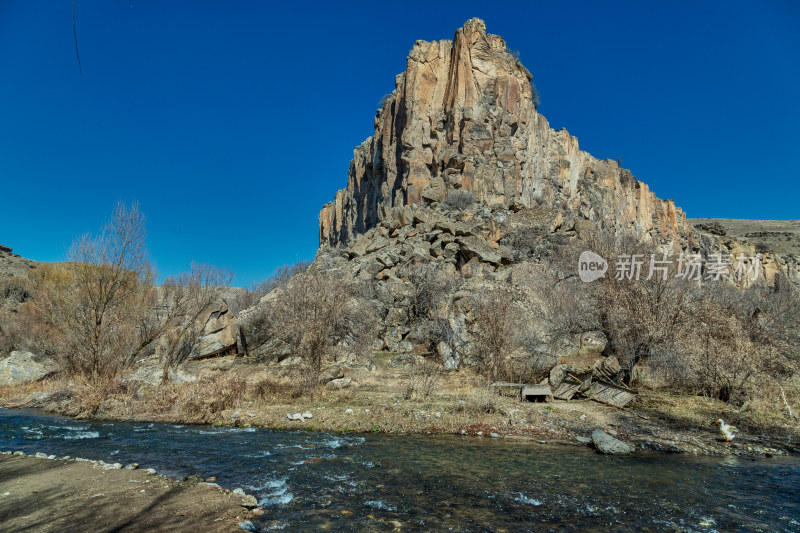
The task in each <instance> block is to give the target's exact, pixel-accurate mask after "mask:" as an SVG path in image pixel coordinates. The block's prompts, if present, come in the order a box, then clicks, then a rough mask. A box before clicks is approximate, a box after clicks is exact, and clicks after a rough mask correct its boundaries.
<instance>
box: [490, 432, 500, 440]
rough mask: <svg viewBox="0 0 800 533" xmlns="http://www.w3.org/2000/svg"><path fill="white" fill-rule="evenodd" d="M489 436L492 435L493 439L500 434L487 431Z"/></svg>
mask: <svg viewBox="0 0 800 533" xmlns="http://www.w3.org/2000/svg"><path fill="white" fill-rule="evenodd" d="M489 436H490V437H492V438H493V439H497V438H500V435H498V434H497V433H489Z"/></svg>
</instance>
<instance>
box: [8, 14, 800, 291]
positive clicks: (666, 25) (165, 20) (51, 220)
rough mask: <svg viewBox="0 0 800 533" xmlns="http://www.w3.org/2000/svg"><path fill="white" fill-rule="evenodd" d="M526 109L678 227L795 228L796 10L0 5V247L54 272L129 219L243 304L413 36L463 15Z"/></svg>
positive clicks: (309, 242) (317, 201)
mask: <svg viewBox="0 0 800 533" xmlns="http://www.w3.org/2000/svg"><path fill="white" fill-rule="evenodd" d="M476 16H477V17H481V18H483V19H484V20H486V24H487V28H488V30H489V32H490V33H496V34H499V35H502V36H503V37H504V38H505V39H506V42H507V43H508V46H509V48H510V49H512V50H519V52H520V57H521V59H522V61H523V63H524V64H525V65H526V66H527V67H528V68H529V69H530V71H531V72H532V73H533V76H534V81H535V82H536V84H537V86H538V88H539V92H540V94H541V99H542V105H541V107H540V111H541V112H542V113H543V114H544V115H545V116H547V118H548V119H549V120H550V123H551V125H552V126H553V127H555V128H560V127H566V128H567V129H568V130H569V131H570V133H572V134H573V135H576V136H577V137H578V138H579V139H580V143H581V147H582V148H583V149H584V150H587V151H589V152H591V153H592V154H594V155H595V156H598V157H601V158H605V157H609V158H618V157H619V158H622V160H623V165H624V166H626V167H628V168H630V169H631V170H632V171H633V173H634V174H635V175H636V176H637V177H639V178H640V179H642V180H644V181H645V182H647V183H648V184H649V185H650V186H651V188H652V189H653V190H654V191H655V192H656V193H657V194H658V195H659V196H660V197H662V198H674V199H675V200H676V202H677V204H678V205H680V206H681V207H683V208H684V210H685V211H686V212H687V213H688V214H689V216H690V217H726V218H773V219H786V218H793V219H798V218H800V204H798V193H800V185H799V184H798V183H799V182H800V170H799V169H800V166H799V165H798V163H797V155H798V153H800V111H799V109H800V103H798V97H800V2H796V1H794V0H785V1H780V0H773V1H762V2H736V1H733V2H732V1H725V2H659V3H655V2H641V1H637V2H627V3H622V2H619V3H618V2H612V3H607V2H597V1H589V2H575V1H565V2H521V3H514V2H494V3H492V2H488V3H487V2H485V1H482V2H476V3H474V4H473V3H471V2H466V1H460V2H454V3H453V4H452V5H451V6H448V5H446V4H444V3H432V2H401V3H385V2H375V1H371V2H365V3H362V4H360V5H359V4H356V3H348V4H346V5H345V3H341V2H321V3H319V4H314V3H312V2H285V3H282V5H277V4H276V3H274V2H265V1H262V2H255V1H252V2H245V1H241V2H220V1H214V2H210V1H200V0H197V1H193V2H186V1H170V0H133V1H132V7H130V2H129V0H77V30H78V44H79V49H80V58H81V62H82V65H83V74H82V75H81V74H79V73H78V65H77V62H76V59H75V50H74V44H73V35H72V4H71V1H70V0H61V1H53V0H0V50H2V53H1V54H0V73H1V74H0V124H2V128H0V243H2V244H5V245H7V246H12V247H13V248H14V250H15V251H16V252H18V253H20V254H21V255H23V256H26V257H30V258H32V259H37V260H42V261H57V260H61V259H63V257H64V254H65V250H66V248H67V247H68V246H69V244H70V242H71V241H72V240H73V239H74V238H75V237H76V236H78V235H79V234H81V233H83V232H87V231H95V230H97V229H98V228H99V227H100V226H101V225H102V223H103V222H104V220H106V218H107V217H108V216H109V214H110V213H111V210H112V208H113V206H114V204H115V203H116V202H117V201H118V200H128V201H129V200H133V199H136V200H138V201H139V202H140V205H141V207H142V210H143V211H144V212H145V214H146V216H147V224H148V234H149V239H150V249H151V252H152V255H153V258H154V261H155V263H156V265H157V267H158V269H159V271H160V273H161V274H162V276H163V275H167V274H172V273H176V272H179V271H181V270H183V269H185V268H187V267H188V266H189V263H190V262H191V261H193V260H194V261H200V262H207V263H213V264H218V265H223V266H226V267H228V268H231V269H233V270H235V272H236V274H237V276H236V279H235V283H236V284H238V285H242V286H246V285H248V284H249V283H250V282H252V281H254V280H257V279H261V278H264V277H266V276H267V275H268V274H269V273H270V272H271V271H272V270H273V269H274V268H275V267H277V266H279V265H281V264H284V263H292V262H295V261H298V260H302V259H309V258H312V257H313V256H314V253H315V251H316V248H317V212H318V210H319V208H320V207H321V206H322V205H323V204H324V203H325V202H326V201H328V200H330V199H332V198H333V195H334V193H335V191H336V190H337V189H339V188H342V187H344V186H345V184H346V179H347V168H348V163H349V160H350V158H351V157H352V150H353V147H354V146H356V145H357V144H359V143H360V142H361V141H363V140H364V139H365V138H366V137H367V136H368V135H370V134H371V133H372V123H373V116H374V113H375V109H376V107H377V105H378V102H379V101H380V100H381V97H382V96H383V95H384V94H385V93H388V92H390V91H391V90H392V89H393V86H394V76H395V75H396V74H397V73H399V72H401V71H403V70H404V67H405V60H406V56H407V54H408V51H409V50H410V48H411V46H412V45H413V43H414V41H415V40H417V39H425V40H435V39H451V38H452V36H453V33H454V31H455V30H456V28H458V27H460V26H461V25H463V23H464V21H466V20H467V19H469V18H471V17H476Z"/></svg>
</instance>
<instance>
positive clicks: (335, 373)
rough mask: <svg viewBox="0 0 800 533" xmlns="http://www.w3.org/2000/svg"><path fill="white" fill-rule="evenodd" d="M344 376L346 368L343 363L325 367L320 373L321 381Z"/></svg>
mask: <svg viewBox="0 0 800 533" xmlns="http://www.w3.org/2000/svg"><path fill="white" fill-rule="evenodd" d="M343 377H344V369H343V368H342V366H341V365H331V366H329V367H327V368H325V369H324V370H323V371H322V372H320V374H319V381H320V383H327V382H329V381H333V380H334V379H340V378H343Z"/></svg>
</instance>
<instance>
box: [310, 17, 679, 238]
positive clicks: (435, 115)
mask: <svg viewBox="0 0 800 533" xmlns="http://www.w3.org/2000/svg"><path fill="white" fill-rule="evenodd" d="M395 85H396V89H395V90H394V91H393V92H392V94H391V95H389V97H388V98H386V99H385V101H384V102H383V104H382V107H381V108H380V109H379V110H378V112H377V114H376V116H375V132H374V134H373V135H372V136H371V137H369V138H368V139H367V140H366V141H364V142H363V143H362V144H361V145H360V146H358V147H356V149H355V151H354V156H353V160H352V162H351V164H350V170H349V174H348V181H347V188H345V189H342V190H340V191H338V192H337V194H336V198H335V200H334V201H333V202H330V203H328V204H326V205H325V206H324V207H323V209H322V211H321V212H320V216H319V238H320V244H323V245H325V244H327V245H333V246H337V245H347V244H349V243H350V242H351V241H352V240H353V239H354V238H355V237H356V236H357V235H359V234H363V233H365V232H366V231H368V230H369V229H371V228H374V227H376V226H378V225H379V223H380V222H381V221H384V220H387V219H389V218H392V217H393V216H395V217H396V216H397V215H393V211H397V210H398V209H402V208H403V207H404V206H409V205H429V204H432V203H436V202H442V201H444V200H445V198H446V197H447V194H448V193H449V192H450V191H453V190H457V189H464V190H468V191H471V192H472V193H473V195H474V198H475V199H476V200H477V201H478V202H479V203H482V204H484V205H487V206H494V205H497V204H503V205H504V206H506V207H509V208H511V209H513V210H518V209H522V208H537V207H554V208H557V209H559V210H560V211H563V212H565V213H568V214H571V215H573V216H574V218H576V219H585V220H590V221H593V222H594V223H596V224H597V226H599V227H601V228H607V229H609V230H613V231H614V232H615V233H618V232H620V231H629V232H631V233H633V234H634V235H636V236H637V237H639V238H640V239H642V240H643V241H645V242H650V243H653V244H665V245H674V244H676V243H677V242H678V241H680V240H682V237H683V236H684V235H685V234H686V233H687V231H688V227H687V225H686V221H685V215H684V213H683V212H682V211H681V210H680V208H677V207H676V206H675V204H674V202H673V201H671V200H661V199H659V198H657V197H656V196H655V194H653V193H652V192H651V191H650V190H649V188H648V187H647V185H646V184H644V183H643V182H641V181H638V180H636V179H635V178H634V177H633V175H632V174H631V173H630V171H628V170H627V169H623V168H620V166H619V164H618V163H617V162H615V161H611V160H600V159H597V158H595V157H593V156H591V155H590V154H588V153H586V152H583V151H581V150H580V149H579V147H578V140H577V139H576V138H575V137H572V136H571V135H569V133H568V132H567V131H566V130H563V129H562V130H553V129H551V128H550V125H549V124H548V122H547V120H546V119H545V118H544V117H543V116H542V115H540V114H539V113H538V112H537V110H536V104H537V96H536V94H535V89H534V88H533V87H532V85H531V74H530V72H529V71H528V70H527V69H526V68H525V67H524V66H523V65H522V64H521V63H520V62H519V60H518V59H517V58H516V57H514V55H512V54H511V53H509V52H508V51H507V50H506V45H505V41H504V40H503V39H502V38H501V37H499V36H497V35H491V34H487V33H486V27H485V24H484V22H483V21H482V20H479V19H472V20H469V21H468V22H467V23H466V24H465V25H464V27H463V28H461V29H459V30H458V31H456V34H455V38H454V39H453V41H433V42H426V41H417V42H416V43H415V44H414V47H413V48H412V49H411V52H410V53H409V56H408V65H407V68H406V70H405V72H404V73H402V74H400V75H398V76H397V78H396V80H395Z"/></svg>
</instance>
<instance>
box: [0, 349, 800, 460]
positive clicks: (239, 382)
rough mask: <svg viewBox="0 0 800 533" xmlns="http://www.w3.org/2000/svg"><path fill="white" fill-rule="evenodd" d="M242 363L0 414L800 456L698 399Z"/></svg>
mask: <svg viewBox="0 0 800 533" xmlns="http://www.w3.org/2000/svg"><path fill="white" fill-rule="evenodd" d="M241 359H242V358H220V359H219V360H216V361H212V362H207V363H204V365H205V366H204V367H203V369H202V370H200V371H197V372H196V374H195V375H196V379H194V381H190V382H185V383H182V384H175V383H169V384H166V385H155V386H143V385H131V384H120V383H114V384H111V385H107V386H106V387H105V388H103V389H102V390H99V389H98V388H97V387H88V386H86V385H80V384H75V383H66V382H63V381H60V380H51V381H44V382H39V383H34V384H30V385H26V386H20V387H5V388H1V389H0V406H2V407H12V408H14V407H17V408H18V407H36V408H41V409H45V410H47V411H49V412H53V413H57V414H62V415H66V416H71V417H77V418H91V419H99V420H116V421H142V422H143V421H146V422H165V423H172V424H210V425H215V426H225V427H264V428H269V429H279V430H306V431H324V432H331V433H351V432H355V433H388V434H455V435H469V436H479V437H485V438H491V437H492V436H496V437H499V438H503V437H505V438H515V439H527V440H530V441H533V442H536V443H539V442H541V441H544V442H546V443H563V444H569V445H574V446H578V445H586V444H585V443H584V442H581V440H585V439H586V438H588V437H590V435H591V433H592V431H593V430H595V429H602V430H604V431H606V432H607V433H610V434H611V435H614V436H616V437H617V438H619V439H620V440H622V441H624V442H626V443H628V444H631V445H633V446H634V449H635V451H636V453H651V452H667V453H691V454H698V455H753V456H759V455H760V456H768V455H787V454H800V426H798V425H797V423H796V422H795V423H793V422H792V421H791V420H789V419H787V418H785V417H784V416H783V415H782V413H780V411H777V410H776V412H774V413H771V412H769V411H765V410H763V409H762V410H753V409H745V410H742V409H740V410H736V409H734V408H733V407H732V406H731V405H729V404H726V403H724V402H720V401H716V400H712V399H708V398H703V397H699V396H686V395H681V394H674V393H669V392H664V391H651V390H641V391H640V392H639V394H638V395H637V398H636V399H635V400H634V401H633V402H632V403H631V404H629V405H628V406H627V407H626V408H624V409H620V408H616V407H612V406H609V405H604V404H600V403H597V402H594V401H591V400H576V401H570V402H564V401H555V402H552V403H529V402H520V401H519V400H517V399H515V398H507V397H503V396H499V395H497V394H496V393H493V392H492V391H491V390H490V389H488V388H487V387H486V385H485V382H484V381H483V380H482V378H481V377H480V376H477V375H475V374H473V373H471V372H469V371H468V370H466V371H459V372H451V373H445V374H442V375H439V376H437V377H436V378H435V383H434V386H432V387H430V390H429V391H421V387H422V385H419V384H418V385H417V387H416V390H415V391H412V393H409V386H410V385H409V383H410V379H413V378H414V376H412V375H410V374H409V371H408V370H406V369H402V368H395V367H393V366H391V365H389V364H388V363H387V362H386V361H381V360H376V366H375V368H374V369H372V370H364V369H356V370H352V371H349V372H348V378H349V379H350V380H351V382H350V383H349V386H348V387H346V388H342V389H339V390H329V389H327V388H320V389H317V390H314V391H311V392H310V393H309V392H304V391H302V390H301V389H299V388H298V387H297V385H296V383H298V382H300V379H298V376H297V375H296V374H294V373H293V370H292V369H287V368H284V367H280V366H277V365H258V364H252V363H247V362H244V361H241ZM415 379H417V380H421V379H422V378H421V377H420V376H416V378H415ZM303 415H306V416H305V417H304V416H303ZM292 418H297V419H296V420H293V419H292ZM717 418H723V419H724V420H725V421H726V422H728V423H731V424H733V425H736V426H737V427H738V428H739V429H740V432H739V434H738V435H737V437H736V439H734V441H733V442H731V444H730V445H728V444H725V443H724V442H721V441H720V440H719V434H718V430H717V426H716V425H715V424H714V420H715V419H717Z"/></svg>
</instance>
